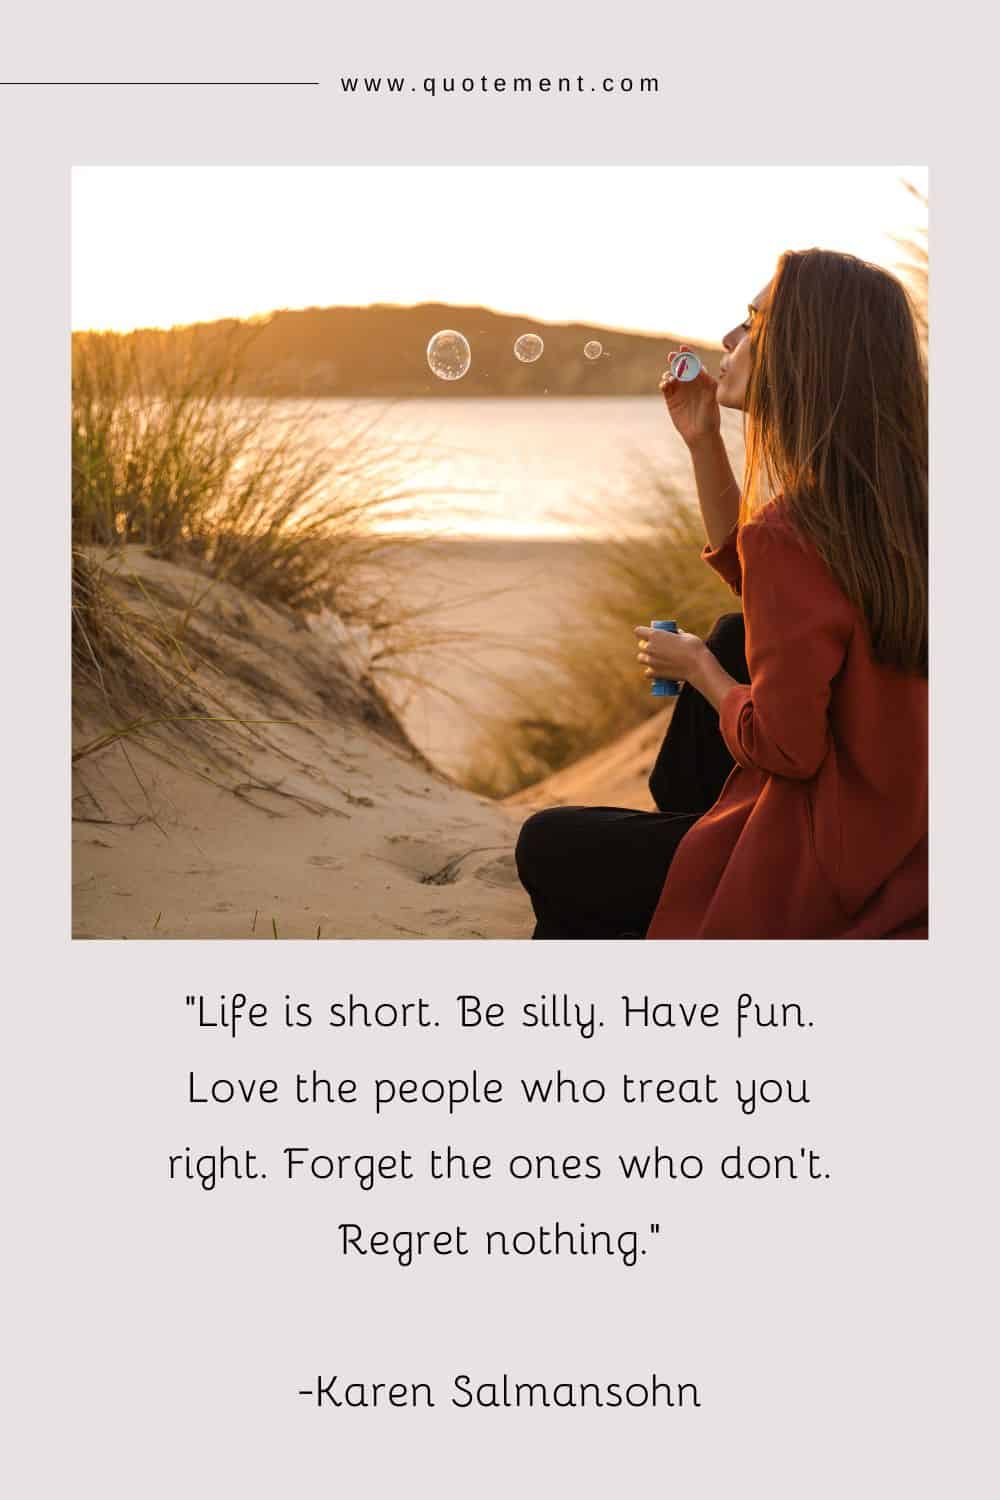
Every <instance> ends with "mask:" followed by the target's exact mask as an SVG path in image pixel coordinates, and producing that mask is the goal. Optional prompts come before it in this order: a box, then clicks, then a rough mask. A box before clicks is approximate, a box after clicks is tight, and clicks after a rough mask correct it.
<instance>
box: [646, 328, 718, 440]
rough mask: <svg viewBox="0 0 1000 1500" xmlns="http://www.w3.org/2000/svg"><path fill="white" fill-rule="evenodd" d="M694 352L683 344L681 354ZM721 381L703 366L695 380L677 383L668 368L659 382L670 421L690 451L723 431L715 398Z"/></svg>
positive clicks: (678, 381)
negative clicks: (704, 439) (703, 440)
mask: <svg viewBox="0 0 1000 1500" xmlns="http://www.w3.org/2000/svg"><path fill="white" fill-rule="evenodd" d="M691 352H692V351H691V350H690V349H689V348H688V346H687V344H682V345H681V353H682V354H689V353H691ZM717 388H718V381H716V380H713V379H712V377H711V375H709V373H708V371H707V370H706V369H705V368H704V366H702V368H701V370H700V371H699V372H698V374H697V375H696V376H695V378H694V380H677V379H675V377H674V376H673V375H672V374H671V372H670V370H669V369H667V370H665V371H664V373H663V377H662V379H661V381H660V390H661V391H662V392H663V399H664V401H665V402H666V403H667V411H668V412H669V413H670V418H671V421H672V422H673V424H674V426H675V427H676V428H677V431H678V432H679V433H680V435H681V437H682V438H683V439H684V441H685V443H687V445H688V447H689V448H692V447H694V446H696V445H697V443H698V442H699V441H700V440H701V439H702V438H707V437H714V436H715V434H716V433H717V432H719V430H720V426H721V419H720V416H719V403H718V401H717V400H716V399H715V392H716V390H717Z"/></svg>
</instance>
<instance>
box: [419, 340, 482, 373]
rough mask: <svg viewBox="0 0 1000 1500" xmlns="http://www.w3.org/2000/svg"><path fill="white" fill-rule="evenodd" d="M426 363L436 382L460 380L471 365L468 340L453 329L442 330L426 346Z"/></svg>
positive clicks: (470, 351)
mask: <svg viewBox="0 0 1000 1500" xmlns="http://www.w3.org/2000/svg"><path fill="white" fill-rule="evenodd" d="M427 363H428V364H429V365H430V367H431V369H432V370H433V372H434V374H435V375H436V376H437V378H438V380H461V378H462V376H463V375H467V374H468V373H469V366H470V365H471V364H472V350H471V349H470V348H469V341H468V339H467V338H466V337H465V335H464V334H463V333H456V332H455V330H454V328H442V329H441V332H440V333H436V334H435V335H434V337H433V338H432V339H431V341H430V343H429V344H428V345H427Z"/></svg>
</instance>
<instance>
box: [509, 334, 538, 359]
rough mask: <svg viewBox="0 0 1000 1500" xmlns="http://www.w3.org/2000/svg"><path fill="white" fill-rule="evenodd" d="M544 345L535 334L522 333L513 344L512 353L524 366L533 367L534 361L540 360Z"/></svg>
mask: <svg viewBox="0 0 1000 1500" xmlns="http://www.w3.org/2000/svg"><path fill="white" fill-rule="evenodd" d="M544 348H545V345H544V344H543V343H542V340H541V339H540V338H539V337H538V334H537V333H522V334H521V337H520V338H519V339H517V340H516V342H515V344H514V353H515V354H516V355H517V358H518V359H519V360H520V361H521V363H522V364H525V365H533V364H534V362H535V360H536V359H541V357H542V351H543V350H544Z"/></svg>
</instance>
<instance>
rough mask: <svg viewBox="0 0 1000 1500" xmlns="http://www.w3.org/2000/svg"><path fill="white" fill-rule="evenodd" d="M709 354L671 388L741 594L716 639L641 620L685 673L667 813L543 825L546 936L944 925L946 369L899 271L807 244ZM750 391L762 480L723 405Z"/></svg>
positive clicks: (521, 861) (904, 931) (522, 860)
mask: <svg viewBox="0 0 1000 1500" xmlns="http://www.w3.org/2000/svg"><path fill="white" fill-rule="evenodd" d="M723 346H724V349H725V354H724V357H723V360H722V364H721V368H720V375H719V381H718V383H716V382H715V381H714V380H712V379H711V377H710V376H708V375H707V374H706V373H705V372H704V371H703V372H702V373H701V374H700V375H699V376H698V377H697V379H696V380H695V381H692V382H687V383H682V382H678V381H676V380H675V379H673V378H672V377H671V376H670V375H669V374H668V375H666V376H665V377H664V379H663V381H662V382H661V387H660V388H661V390H662V391H663V394H664V398H665V400H666V404H667V409H668V411H669V412H670V416H671V418H672V420H673V423H674V426H675V427H676V429H677V431H678V432H679V433H680V435H681V437H682V438H683V439H684V441H685V442H686V444H687V446H688V449H689V451H690V453H691V458H692V462H693V466H694V475H695V483H696V485H697V489H698V498H699V502H700V505H701V511H702V516H703V518H704V523H705V530H706V534H707V537H708V545H707V546H706V548H705V552H704V556H705V560H706V561H707V562H708V563H709V564H710V565H711V566H712V567H713V568H715V569H716V571H717V572H719V573H720V574H721V575H722V577H723V578H724V579H725V580H726V581H727V582H728V583H729V584H730V586H731V587H732V589H733V590H734V592H735V593H736V594H739V595H741V596H742V601H743V617H742V620H741V619H740V617H739V616H738V615H730V616H726V617H725V618H724V619H723V620H722V621H720V622H719V624H718V625H717V626H716V628H715V629H714V630H713V632H712V634H711V635H710V636H709V637H708V638H707V640H705V641H702V640H700V639H699V638H698V637H697V636H694V635H689V634H687V633H686V632H684V631H680V632H678V634H676V635H672V634H669V633H667V632H665V631H655V630H650V629H648V628H646V627H643V626H639V627H637V628H636V635H637V636H638V637H639V640H640V645H639V659H640V662H641V664H642V666H643V669H644V671H645V675H646V676H647V677H653V676H657V677H673V678H678V679H681V680H683V682H684V684H685V685H684V687H683V689H682V691H681V694H680V696H679V698H678V700H677V704H676V707H675V710H674V714H673V717H672V720H671V724H670V728H669V729H668V731H667V735H666V738H665V740H664V743H663V747H662V749H661V751H660V755H659V757H658V760H657V763H656V766H655V767H654V770H653V774H652V776H651V778H650V788H651V790H652V792H653V796H654V799H655V801H656V805H657V807H658V808H659V809H660V811H659V812H657V813H640V812H630V811H626V810H624V809H619V808H556V809H552V810H549V811H546V812H543V813H538V814H536V815H535V816H534V817H533V818H531V819H529V820H528V822H527V823H526V824H525V826H524V828H523V829H522V831H521V836H520V839H519V841H518V847H517V862H518V871H519V873H520V876H521V879H522V882H523V883H524V885H525V887H526V888H527V890H528V892H529V894H530V895H531V898H532V902H533V905H534V908H535V913H536V916H537V918H538V923H537V926H536V930H535V936H536V937H538V938H569V937H593V938H597V937H639V936H643V935H645V936H647V937H650V938H688V937H699V938H714V937H719V938H752V937H759V938H888V937H926V935H927V386H926V371H925V368H924V363H923V358H922V354H921V350H920V343H919V339H918V335H917V330H916V326H915V323H914V319H913V314H912V310H911V307H910V304H909V301H908V299H907V296H906V293H905V292H904V290H903V288H902V286H901V285H900V283H899V282H898V281H897V280H896V279H895V278H894V277H892V276H890V275H889V274H888V272H886V271H884V270H882V269H880V268H879V267H877V266H872V265H868V264H866V263H865V262H863V261H860V260H857V259H855V258H854V257H853V256H848V255H840V254H836V253H834V252H832V251H826V250H807V251H803V252H792V251H789V252H787V253H786V254H784V255H783V256H782V257H781V259H780V261H779V262H778V267H777V270H776V272H775V275H774V278H773V280H772V281H771V282H770V284H769V285H768V286H767V287H766V288H765V289H764V291H763V292H761V293H760V294H759V295H758V296H757V297H756V298H755V299H754V301H753V302H752V303H751V304H750V306H749V316H748V318H747V319H746V321H745V322H743V323H742V324H740V325H739V327H737V328H734V329H733V330H731V332H729V333H728V334H727V335H726V337H725V338H724V339H723ZM720 406H729V407H736V408H738V409H742V410H743V412H744V413H745V419H744V420H745V431H746V440H747V454H746V472H745V479H744V485H743V490H742V493H741V491H740V487H739V486H738V484H737V483H736V480H735V479H734V477H733V473H732V470H731V468H730V466H729V462H728V459H727V457H726V452H725V448H724V446H723V443H722V438H721V435H720V419H719V407H720Z"/></svg>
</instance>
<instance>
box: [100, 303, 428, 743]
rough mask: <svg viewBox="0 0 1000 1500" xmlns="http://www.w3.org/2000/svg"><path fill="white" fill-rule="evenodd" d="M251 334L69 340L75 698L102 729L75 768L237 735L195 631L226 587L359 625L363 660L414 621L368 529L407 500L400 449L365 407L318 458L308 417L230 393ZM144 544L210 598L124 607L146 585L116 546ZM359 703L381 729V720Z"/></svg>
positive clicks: (387, 536)
mask: <svg viewBox="0 0 1000 1500" xmlns="http://www.w3.org/2000/svg"><path fill="white" fill-rule="evenodd" d="M251 336H252V335H251ZM246 337H247V335H246V332H245V331H244V330H241V329H237V330H235V331H232V332H229V333H227V334H226V336H225V337H220V338H218V339H216V340H215V341H214V342H213V343H209V344H207V345H198V346H195V345H194V344H193V343H192V341H191V340H189V339H182V338H181V337H177V338H173V337H171V335H169V334H163V335H160V336H158V337H157V339H156V340H155V341H151V340H146V341H145V342H142V341H139V342H137V341H135V340H131V339H128V338H123V337H120V336H116V335H107V334H83V335H77V336H76V337H75V338H74V342H73V390H72V535H73V570H72V610H73V668H74V689H75V699H74V701H75V706H76V707H77V709H78V711H83V712H85V716H86V718H87V719H88V722H91V723H92V722H93V720H94V718H95V715H96V716H97V717H99V718H101V719H102V720H103V721H104V723H103V725H102V730H101V733H99V734H97V735H96V736H94V737H93V738H92V739H91V740H90V741H88V743H87V744H86V745H84V746H82V747H80V748H78V750H77V752H76V755H77V757H79V756H81V755H82V754H86V753H89V752H90V751H91V750H92V749H93V748H94V747H98V748H99V747H101V746H102V745H103V744H105V743H113V742H116V741H118V740H122V739H123V738H124V737H130V736H131V737H134V736H137V735H139V736H141V737H146V735H147V734H148V733H149V731H150V729H151V728H152V729H153V732H154V734H155V733H156V732H157V729H156V726H161V727H163V726H165V727H167V728H168V730H169V727H170V726H174V727H175V728H176V729H179V730H180V731H181V732H182V734H183V735H186V736H187V737H194V738H199V737H201V738H203V737H204V735H205V734H208V735H209V736H211V737H212V738H213V739H214V740H215V742H216V743H218V742H219V738H220V730H219V728H218V726H229V728H228V729H223V730H222V731H221V733H222V737H223V738H226V737H227V736H228V739H229V740H232V726H235V725H237V723H239V724H243V721H238V720H237V719H236V718H235V717H234V716H233V714H232V710H231V708H230V707H229V703H228V695H227V685H226V681H225V678H224V675H222V676H220V674H219V672H218V671H217V670H214V669H213V668H212V667H211V665H210V663H209V661H208V660H206V657H205V653H204V651H203V652H201V653H200V654H199V653H198V651H197V649H196V648H195V647H194V646H193V644H192V641H191V635H192V632H191V630H190V628H189V625H190V619H191V616H192V613H196V612H197V611H198V610H199V608H200V606H201V603H202V601H203V599H204V598H205V597H206V596H207V595H208V594H210V593H211V591H212V589H213V587H214V586H215V584H216V583H217V582H219V581H223V582H225V583H228V584H232V585H236V586H237V587H240V588H242V589H244V590H247V591H249V592H250V593H252V594H253V595H255V596H256V597H257V598H259V599H260V600H262V601H263V602H264V603H266V604H268V605H270V606H277V607H281V608H284V609H289V610H292V611H295V612H296V613H297V614H303V613H309V612H316V611H321V610H324V609H329V610H332V611H334V612H335V613H336V614H337V615H338V616H339V617H340V619H341V620H342V621H344V622H346V623H347V624H348V625H353V626H362V627H364V629H363V630H362V632H361V633H362V635H364V636H366V638H368V639H369V641H370V646H371V652H370V655H371V658H372V662H373V664H374V663H375V662H376V661H377V659H378V657H379V655H380V654H391V653H392V652H393V651H395V652H397V653H398V652H399V651H400V650H401V648H402V645H403V644H405V641H406V639H407V623H408V622H407V620H406V618H405V617H402V618H401V616H400V611H399V607H398V600H397V598H396V596H395V595H394V594H393V593H392V592H391V579H390V576H389V574H388V572H387V570H386V569H385V568H384V567H383V566H381V564H382V563H383V562H384V561H385V557H384V554H386V553H387V552H389V551H391V550H392V549H394V548H395V547H396V546H397V545H398V540H397V538H396V536H394V535H393V534H391V533H388V532H383V531H380V530H379V528H378V526H377V524H376V523H377V521H378V519H379V517H380V516H381V515H382V514H383V512H384V511H385V510H386V509H387V508H389V507H392V508H393V512H394V514H396V515H398V513H399V508H400V505H401V503H402V502H405V500H406V490H405V487H404V484H403V482H402V480H403V476H404V475H405V472H406V469H405V463H404V461H403V456H402V454H401V453H400V451H399V450H398V449H396V448H394V447H392V446H390V445H388V444H387V443H385V442H384V441H383V440H382V439H381V438H380V435H379V432H378V430H377V418H376V419H372V418H371V417H370V416H366V415H365V414H364V413H363V412H361V411H359V410H354V411H353V412H351V411H349V412H347V413H346V414H345V417H344V420H343V422H342V423H341V425H340V427H339V429H338V430H337V431H336V433H335V434H334V436H333V437H332V439H331V440H330V441H328V442H327V443H326V446H324V447H323V448H322V449H319V448H317V446H316V444H315V442H314V441H313V440H312V439H311V438H310V437H309V433H308V430H307V429H308V424H309V418H310V413H309V412H308V410H307V411H306V412H305V413H304V414H302V415H298V416H295V417H293V418H292V419H290V420H285V419H283V418H282V416H281V412H280V410H279V411H278V412H276V411H275V409H274V407H273V406H272V405H270V404H269V403H268V402H267V401H264V400H259V399H256V400H254V399H248V398H245V397H240V396H239V395H238V393H237V385H238V380H239V372H240V360H241V357H242V353H243V351H244V349H245V340H246ZM137 545H138V546H141V547H143V548H145V549H146V550H148V551H151V552H152V553H154V554H155V555H157V556H160V557H164V558H167V559H169V560H172V561H176V562H180V563H184V564H186V565H188V566H189V567H193V568H195V569H196V571H198V572H200V573H201V574H203V575H204V576H205V586H204V589H203V590H200V591H198V592H197V594H196V595H195V596H194V597H192V599H191V600H190V602H189V603H188V604H186V605H185V606H184V607H183V608H181V607H178V608H176V609H167V608H162V607H160V606H159V605H157V604H155V603H154V601H153V600H151V599H150V598H148V597H147V598H145V599H137V601H136V602H137V604H138V607H133V606H132V604H130V602H129V599H128V595H129V593H130V592H131V593H132V594H133V595H135V594H137V593H139V594H145V589H144V587H143V585H142V583H141V580H140V579H139V578H138V577H137V576H132V575H131V573H130V569H129V565H128V562H127V554H125V552H124V549H126V548H127V547H129V546H137ZM123 558H124V561H123ZM194 634H197V632H194ZM201 639H202V643H203V644H204V643H205V635H204V631H203V632H202V633H201ZM369 691H370V692H372V694H373V706H374V707H375V709H376V717H388V711H387V710H385V708H384V704H382V703H378V704H376V703H374V699H377V698H380V697H381V695H380V694H378V693H376V692H374V689H373V688H372V687H371V684H370V683H369ZM78 716H79V714H78ZM213 726H215V727H213ZM243 727H244V729H245V728H246V725H245V724H244V725H243ZM254 737H255V735H254V733H253V732H252V731H251V738H254ZM237 738H238V739H245V738H246V735H245V734H243V733H242V732H241V733H239V734H238V736H237ZM234 748H235V746H234V745H229V746H228V747H227V748H226V749H225V750H224V751H223V752H222V753H223V754H228V753H231V752H232V751H233V749H234Z"/></svg>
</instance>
